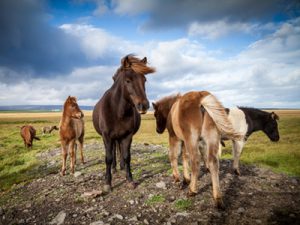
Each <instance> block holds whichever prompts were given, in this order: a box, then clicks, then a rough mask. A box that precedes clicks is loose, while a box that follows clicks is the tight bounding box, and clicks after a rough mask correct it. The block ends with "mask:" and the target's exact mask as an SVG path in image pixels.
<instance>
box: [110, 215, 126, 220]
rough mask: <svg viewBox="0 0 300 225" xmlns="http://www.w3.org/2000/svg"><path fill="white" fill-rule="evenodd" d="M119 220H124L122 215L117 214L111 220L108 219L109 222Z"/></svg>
mask: <svg viewBox="0 0 300 225" xmlns="http://www.w3.org/2000/svg"><path fill="white" fill-rule="evenodd" d="M115 218H116V219H119V220H123V218H124V217H123V216H122V215H120V214H115V215H113V216H112V217H110V218H109V219H108V221H113V219H115Z"/></svg>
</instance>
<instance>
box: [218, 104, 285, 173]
mask: <svg viewBox="0 0 300 225" xmlns="http://www.w3.org/2000/svg"><path fill="white" fill-rule="evenodd" d="M226 110H227V112H228V117H229V120H230V121H231V123H232V125H233V127H234V128H235V129H236V131H238V132H240V133H242V134H243V135H244V140H241V141H234V140H232V153H233V170H234V172H235V173H236V174H237V175H240V171H239V159H240V156H241V154H242V150H243V147H244V145H245V143H246V141H247V139H248V138H249V136H250V135H251V134H252V133H253V132H256V131H262V132H264V133H265V134H266V135H267V136H268V137H269V139H270V140H271V141H273V142H277V141H279V138H280V137H279V131H278V124H277V120H279V117H278V115H277V114H276V113H274V112H271V113H269V112H265V111H262V110H259V109H255V108H247V107H235V108H231V109H226ZM223 140H226V139H223ZM219 153H220V154H221V146H220V151H219Z"/></svg>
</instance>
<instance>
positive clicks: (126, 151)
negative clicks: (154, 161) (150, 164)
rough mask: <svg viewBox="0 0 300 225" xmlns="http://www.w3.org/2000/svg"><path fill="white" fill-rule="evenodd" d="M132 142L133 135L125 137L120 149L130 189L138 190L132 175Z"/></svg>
mask: <svg viewBox="0 0 300 225" xmlns="http://www.w3.org/2000/svg"><path fill="white" fill-rule="evenodd" d="M131 142H132V135H131V134H130V135H128V136H127V137H125V138H124V139H123V140H121V141H120V149H121V154H122V157H123V159H124V163H125V171H126V179H127V181H128V183H129V187H130V188H136V186H137V184H136V183H135V182H134V181H133V178H132V173H131V166H130V161H131V153H130V146H131Z"/></svg>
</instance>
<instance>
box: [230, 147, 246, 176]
mask: <svg viewBox="0 0 300 225" xmlns="http://www.w3.org/2000/svg"><path fill="white" fill-rule="evenodd" d="M244 144H245V142H244V141H232V154H233V171H234V173H235V174H237V175H240V174H241V173H240V169H239V161H240V156H241V153H242V150H243V146H244Z"/></svg>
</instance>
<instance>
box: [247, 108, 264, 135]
mask: <svg viewBox="0 0 300 225" xmlns="http://www.w3.org/2000/svg"><path fill="white" fill-rule="evenodd" d="M264 120H265V116H264V115H263V114H255V112H250V113H249V112H248V113H246V121H247V123H248V126H249V127H248V132H247V133H248V136H249V135H250V134H252V133H253V132H256V131H260V130H263V128H264Z"/></svg>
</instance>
